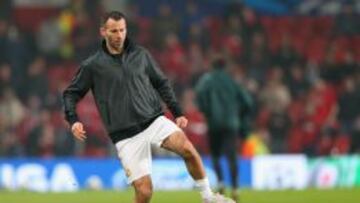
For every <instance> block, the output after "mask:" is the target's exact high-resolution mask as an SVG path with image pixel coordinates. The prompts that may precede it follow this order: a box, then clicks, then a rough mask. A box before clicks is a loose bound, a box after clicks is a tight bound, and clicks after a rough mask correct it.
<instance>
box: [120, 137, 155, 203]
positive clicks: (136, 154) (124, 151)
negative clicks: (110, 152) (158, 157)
mask: <svg viewBox="0 0 360 203" xmlns="http://www.w3.org/2000/svg"><path fill="white" fill-rule="evenodd" d="M115 147H116V149H117V152H118V157H119V159H120V161H121V164H122V166H123V169H124V172H125V175H126V176H127V182H128V184H131V185H132V186H133V188H134V190H135V203H147V202H150V199H151V196H152V182H151V179H150V174H151V150H150V142H149V141H148V140H147V137H146V134H145V132H142V133H139V134H138V135H135V136H134V137H131V138H128V139H125V140H122V141H120V142H118V143H116V145H115Z"/></svg>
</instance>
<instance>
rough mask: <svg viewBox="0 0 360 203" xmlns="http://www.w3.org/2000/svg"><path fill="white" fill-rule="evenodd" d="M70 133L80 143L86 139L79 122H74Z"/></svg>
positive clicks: (82, 126)
mask: <svg viewBox="0 0 360 203" xmlns="http://www.w3.org/2000/svg"><path fill="white" fill-rule="evenodd" d="M71 132H72V133H73V135H74V137H75V138H76V139H78V140H80V141H84V140H85V139H86V135H85V133H86V132H85V130H84V125H83V124H82V123H81V122H75V123H74V124H73V125H72V126H71Z"/></svg>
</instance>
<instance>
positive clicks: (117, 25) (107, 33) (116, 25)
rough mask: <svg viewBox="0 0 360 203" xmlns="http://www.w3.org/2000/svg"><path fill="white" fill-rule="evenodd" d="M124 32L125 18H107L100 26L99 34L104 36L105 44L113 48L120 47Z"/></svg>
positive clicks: (123, 39)
mask: <svg viewBox="0 0 360 203" xmlns="http://www.w3.org/2000/svg"><path fill="white" fill-rule="evenodd" d="M126 32H127V30H126V22H125V19H120V20H114V19H112V18H109V19H108V20H107V21H106V23H105V24H104V26H103V27H101V28H100V33H101V36H102V37H104V39H105V40H106V42H107V44H108V45H109V46H111V48H113V49H115V50H120V49H122V47H123V45H124V41H125V38H126Z"/></svg>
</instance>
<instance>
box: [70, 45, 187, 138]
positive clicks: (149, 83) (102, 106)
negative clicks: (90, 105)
mask: <svg viewBox="0 0 360 203" xmlns="http://www.w3.org/2000/svg"><path fill="white" fill-rule="evenodd" d="M89 90H91V91H92V93H93V96H94V99H95V102H96V106H97V108H98V110H99V112H100V115H101V118H102V121H103V123H104V125H105V127H106V129H107V131H108V133H109V136H110V138H111V140H112V141H113V143H116V142H118V141H120V140H122V139H125V138H129V137H132V136H134V135H135V134H137V133H139V132H141V131H143V130H144V129H145V128H147V127H148V126H149V125H150V124H151V123H152V121H154V120H155V119H156V118H157V117H158V116H160V115H162V114H163V110H162V105H161V100H160V98H161V99H162V100H163V101H164V102H165V103H166V105H167V107H168V108H169V109H170V111H171V112H172V114H173V115H174V116H175V117H179V116H181V115H182V111H181V108H180V106H179V104H178V102H177V101H176V98H175V95H174V92H173V90H172V88H171V86H170V83H169V81H168V79H167V78H166V77H165V76H164V74H163V73H162V71H161V70H160V68H159V66H158V65H157V63H156V62H155V61H154V59H153V58H152V56H151V55H150V53H149V52H148V51H147V50H146V49H145V48H143V47H141V46H139V45H137V44H135V43H134V42H132V41H131V40H130V39H126V40H125V44H124V51H123V52H122V53H121V54H119V55H111V54H110V53H109V52H108V50H107V48H106V45H105V42H103V43H102V47H101V49H100V50H98V51H97V52H96V53H95V54H93V55H92V56H90V57H89V58H88V59H86V60H85V61H83V62H82V63H81V65H80V68H79V70H78V71H77V73H76V75H75V77H74V78H73V79H72V81H71V84H70V85H69V87H68V88H67V89H66V90H65V91H64V93H63V102H64V110H65V118H66V120H67V121H68V122H69V123H70V125H72V124H73V123H75V122H76V121H78V116H77V114H76V104H77V102H78V101H79V100H80V99H81V98H83V97H84V96H85V94H86V93H87V92H88V91H89Z"/></svg>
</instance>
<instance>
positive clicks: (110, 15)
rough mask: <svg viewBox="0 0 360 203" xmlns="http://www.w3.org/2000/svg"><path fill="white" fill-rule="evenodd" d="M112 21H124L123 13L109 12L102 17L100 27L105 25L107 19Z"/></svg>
mask: <svg viewBox="0 0 360 203" xmlns="http://www.w3.org/2000/svg"><path fill="white" fill-rule="evenodd" d="M110 18H111V19H114V20H116V21H118V20H121V19H124V20H125V21H126V17H125V15H124V14H123V13H121V12H120V11H110V12H107V13H105V14H104V16H103V17H102V19H101V26H104V25H105V23H106V22H107V21H108V20H109V19H110Z"/></svg>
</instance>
